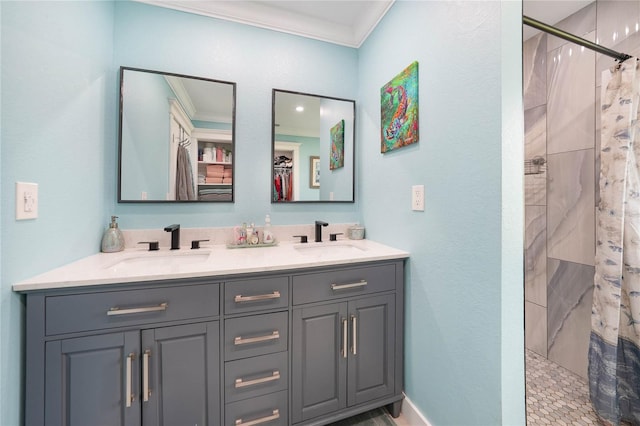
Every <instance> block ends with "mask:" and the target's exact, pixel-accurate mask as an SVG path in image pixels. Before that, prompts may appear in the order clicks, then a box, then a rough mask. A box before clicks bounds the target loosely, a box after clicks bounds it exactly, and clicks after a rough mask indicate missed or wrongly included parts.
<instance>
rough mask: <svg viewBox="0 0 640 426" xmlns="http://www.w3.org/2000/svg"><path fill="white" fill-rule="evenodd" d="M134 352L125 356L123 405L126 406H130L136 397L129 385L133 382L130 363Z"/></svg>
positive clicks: (134, 355) (133, 357)
mask: <svg viewBox="0 0 640 426" xmlns="http://www.w3.org/2000/svg"><path fill="white" fill-rule="evenodd" d="M135 357H136V354H134V353H133V352H131V353H130V354H129V355H128V356H127V366H126V368H127V374H126V378H125V381H126V383H125V392H126V394H125V397H124V400H125V405H126V406H127V408H129V407H131V403H132V402H133V401H135V400H136V397H135V396H134V395H133V390H132V389H131V387H132V386H133V384H132V383H131V382H132V380H131V363H132V362H133V360H134V359H135Z"/></svg>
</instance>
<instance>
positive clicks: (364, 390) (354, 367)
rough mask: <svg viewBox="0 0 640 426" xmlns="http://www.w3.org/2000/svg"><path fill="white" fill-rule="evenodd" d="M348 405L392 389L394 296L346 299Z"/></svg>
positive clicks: (372, 397)
mask: <svg viewBox="0 0 640 426" xmlns="http://www.w3.org/2000/svg"><path fill="white" fill-rule="evenodd" d="M349 333H350V338H349V345H350V347H349V365H348V403H349V406H351V405H355V404H360V403H363V402H367V401H370V400H373V399H376V398H381V397H384V396H386V395H392V394H393V392H394V373H395V371H394V365H395V362H394V361H395V355H394V354H395V296H394V295H387V296H377V297H369V298H366V299H359V300H355V301H351V302H349Z"/></svg>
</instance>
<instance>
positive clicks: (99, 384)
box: [27, 332, 140, 426]
mask: <svg viewBox="0 0 640 426" xmlns="http://www.w3.org/2000/svg"><path fill="white" fill-rule="evenodd" d="M138 353H140V339H139V334H138V333H137V332H126V333H111V334H103V335H100V336H88V337H79V338H74V339H64V340H55V341H51V342H47V344H46V379H45V382H46V390H45V401H46V403H45V409H46V412H45V419H46V425H48V426H58V425H60V426H62V425H69V426H85V425H123V426H136V425H140V405H139V404H138V403H137V401H134V402H132V403H130V404H128V405H129V406H128V407H127V404H125V399H126V396H127V390H126V383H127V375H129V377H133V376H134V375H137V374H138V373H139V368H138V365H137V363H136V360H135V359H133V358H134V357H135V354H138ZM127 369H129V370H127ZM137 385H138V384H137V383H131V386H135V387H134V388H133V389H132V390H133V393H132V394H137ZM27 403H28V405H29V402H27ZM32 414H33V413H32ZM27 416H29V414H28V415H27Z"/></svg>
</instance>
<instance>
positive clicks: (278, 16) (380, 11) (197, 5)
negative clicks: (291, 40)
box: [135, 0, 395, 48]
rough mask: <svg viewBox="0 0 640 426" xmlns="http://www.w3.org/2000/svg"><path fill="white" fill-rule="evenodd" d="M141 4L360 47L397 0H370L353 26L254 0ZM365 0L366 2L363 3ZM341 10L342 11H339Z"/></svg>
mask: <svg viewBox="0 0 640 426" xmlns="http://www.w3.org/2000/svg"><path fill="white" fill-rule="evenodd" d="M135 1H137V2H139V3H145V4H150V5H153V6H159V7H164V8H168V9H174V10H180V11H182V12H188V13H194V14H197V15H203V16H209V17H213V18H218V19H223V20H226V21H232V22H238V23H241V24H246V25H251V26H255V27H259V28H265V29H269V30H273V31H279V32H284V33H288V34H293V35H298V36H302V37H307V38H312V39H316V40H321V41H325V42H328V43H334V44H339V45H342V46H347V47H354V48H358V47H360V46H361V45H362V43H363V42H364V41H365V40H366V38H367V37H368V36H369V34H371V32H372V31H373V29H374V28H375V27H376V25H378V23H379V22H380V20H381V19H382V17H383V16H384V15H385V14H386V13H387V11H388V10H389V8H390V7H391V6H392V5H393V3H394V1H395V0H375V1H367V2H366V6H367V7H366V8H363V13H362V14H361V15H359V16H358V17H357V19H355V22H353V24H352V25H346V24H339V23H336V22H330V21H327V20H325V19H320V18H317V17H314V16H311V15H307V14H302V13H297V12H294V11H291V10H286V9H282V8H277V7H274V6H271V5H269V4H268V3H265V2H260V1H255V0H253V1H252V0H238V1H199V0H194V1H186V0H135ZM364 3H365V2H363V4H364ZM337 13H339V11H337Z"/></svg>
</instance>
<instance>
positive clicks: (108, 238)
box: [101, 216, 124, 253]
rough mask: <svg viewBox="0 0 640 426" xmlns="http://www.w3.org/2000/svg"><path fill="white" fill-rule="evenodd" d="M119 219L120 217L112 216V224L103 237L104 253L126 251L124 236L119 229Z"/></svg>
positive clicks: (102, 248)
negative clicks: (117, 220)
mask: <svg viewBox="0 0 640 426" xmlns="http://www.w3.org/2000/svg"><path fill="white" fill-rule="evenodd" d="M117 218H118V216H111V223H110V224H109V227H108V228H107V229H106V230H105V231H104V235H103V236H102V247H101V250H102V251H103V252H104V253H115V252H117V251H122V250H124V235H122V231H121V230H120V229H119V228H118V223H117V222H116V219H117Z"/></svg>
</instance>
